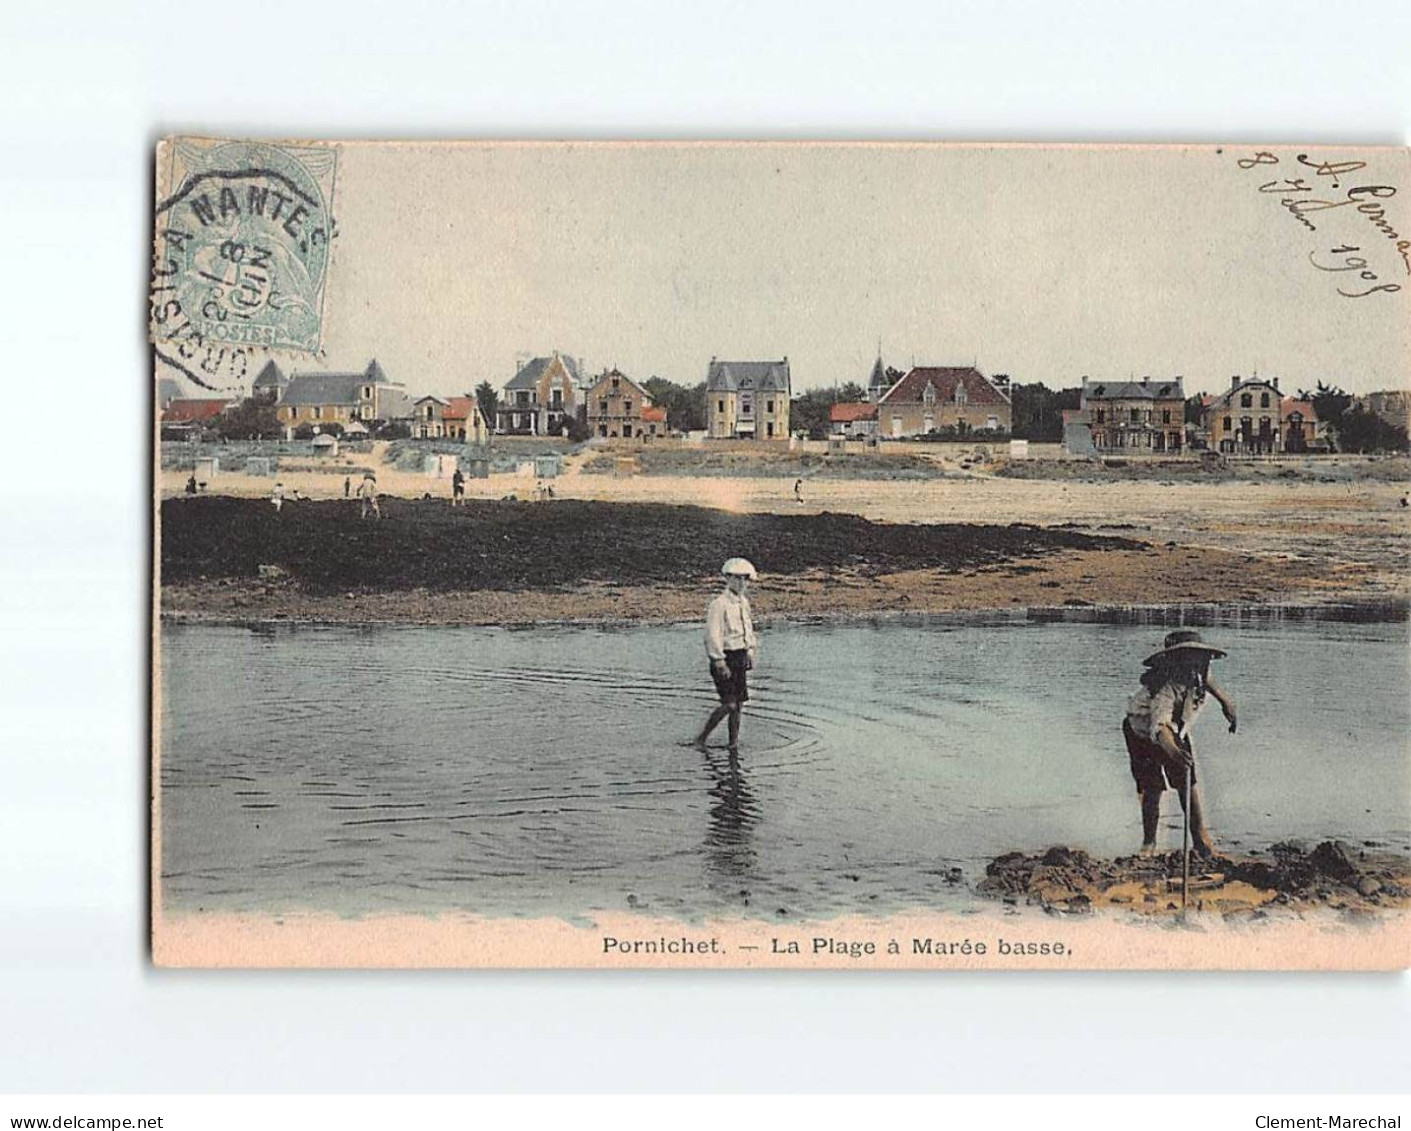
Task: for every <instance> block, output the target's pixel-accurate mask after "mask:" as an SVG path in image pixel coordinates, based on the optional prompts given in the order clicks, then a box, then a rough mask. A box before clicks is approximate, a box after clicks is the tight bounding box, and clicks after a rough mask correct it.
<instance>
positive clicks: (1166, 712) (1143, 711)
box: [1127, 682, 1205, 742]
mask: <svg viewBox="0 0 1411 1131" xmlns="http://www.w3.org/2000/svg"><path fill="white" fill-rule="evenodd" d="M1204 706H1205V684H1204V682H1200V683H1197V684H1195V685H1190V684H1184V683H1166V684H1163V685H1162V686H1161V687H1159V688H1157V689H1156V690H1155V691H1148V690H1147V689H1146V687H1145V686H1142V687H1140V688H1138V690H1137V693H1136V694H1135V695H1133V696H1132V698H1131V701H1130V702H1129V703H1128V705H1127V721H1128V722H1129V723H1131V725H1132V730H1133V731H1135V732H1136V733H1137V734H1138V735H1140V736H1141V737H1142V738H1148V739H1151V741H1153V742H1155V741H1156V732H1157V730H1159V729H1160V728H1161V727H1163V726H1169V727H1170V728H1171V729H1172V731H1174V732H1175V734H1176V737H1177V738H1178V739H1179V738H1187V737H1189V736H1190V732H1191V723H1193V722H1194V721H1195V717H1196V715H1198V714H1200V709H1201V708H1202V707H1204Z"/></svg>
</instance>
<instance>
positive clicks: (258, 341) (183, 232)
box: [151, 139, 336, 360]
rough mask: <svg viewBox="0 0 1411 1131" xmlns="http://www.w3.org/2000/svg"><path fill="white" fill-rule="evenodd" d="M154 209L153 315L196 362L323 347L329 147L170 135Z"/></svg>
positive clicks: (156, 325)
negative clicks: (166, 168)
mask: <svg viewBox="0 0 1411 1131" xmlns="http://www.w3.org/2000/svg"><path fill="white" fill-rule="evenodd" d="M171 146H172V151H171V153H170V155H169V159H170V170H171V172H170V177H169V179H168V180H167V183H168V184H169V185H172V186H174V188H173V190H172V192H171V193H170V195H168V196H167V197H166V198H165V199H163V200H162V201H161V202H160V203H159V204H158V205H157V214H156V231H155V247H154V257H153V267H152V292H151V322H152V337H153V341H154V342H157V343H171V344H173V346H174V348H176V349H177V350H178V351H179V352H181V353H182V354H183V357H185V358H187V359H190V358H191V357H193V356H196V355H201V354H211V353H213V352H214V353H216V354H218V355H220V356H226V354H225V352H224V351H228V356H229V357H230V358H232V359H234V358H236V357H239V358H241V359H242V360H243V359H244V357H245V356H246V354H247V352H248V350H249V349H250V348H251V347H263V348H265V349H288V350H298V351H301V352H308V353H314V352H317V351H318V349H319V345H320V338H321V335H322V322H323V297H324V285H325V280H326V278H327V274H328V259H329V241H330V239H331V238H332V233H333V221H332V218H331V216H330V213H329V206H330V202H331V198H332V191H333V172H334V163H335V160H336V155H335V151H334V150H333V149H331V148H312V147H309V148H302V147H294V146H283V145H273V144H268V143H263V142H246V141H239V142H213V143H212V142H205V143H203V142H199V141H188V140H184V139H178V140H176V141H174V142H172V143H171Z"/></svg>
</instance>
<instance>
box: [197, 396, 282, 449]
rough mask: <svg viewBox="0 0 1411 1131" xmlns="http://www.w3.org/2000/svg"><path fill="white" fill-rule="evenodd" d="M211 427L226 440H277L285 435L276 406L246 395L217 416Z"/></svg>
mask: <svg viewBox="0 0 1411 1131" xmlns="http://www.w3.org/2000/svg"><path fill="white" fill-rule="evenodd" d="M211 428H212V430H213V431H214V432H215V433H216V434H217V435H219V436H220V437H221V438H223V439H226V440H249V439H252V438H258V439H261V440H271V439H275V440H277V439H278V438H279V437H280V436H282V435H284V425H282V424H281V423H280V422H279V414H278V413H276V412H275V410H274V406H273V405H272V404H270V403H269V402H267V401H265V400H261V399H256V398H255V397H246V398H245V399H244V400H243V401H241V402H240V403H239V404H238V405H234V406H232V407H231V408H228V409H226V410H225V411H224V412H223V413H221V414H220V416H218V417H216V419H215V422H214V423H213V424H212V425H211Z"/></svg>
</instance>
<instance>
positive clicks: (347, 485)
mask: <svg viewBox="0 0 1411 1131" xmlns="http://www.w3.org/2000/svg"><path fill="white" fill-rule="evenodd" d="M352 493H353V477H352V476H351V475H345V476H343V497H344V498H345V499H346V498H348V497H349V496H351V495H352Z"/></svg>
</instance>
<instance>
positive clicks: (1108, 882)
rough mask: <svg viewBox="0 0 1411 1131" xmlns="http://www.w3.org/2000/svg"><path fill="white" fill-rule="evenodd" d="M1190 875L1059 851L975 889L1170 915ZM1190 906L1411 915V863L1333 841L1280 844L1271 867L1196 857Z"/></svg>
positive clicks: (1153, 862)
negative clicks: (1311, 845) (1404, 911)
mask: <svg viewBox="0 0 1411 1131" xmlns="http://www.w3.org/2000/svg"><path fill="white" fill-rule="evenodd" d="M1181 868H1182V863H1181V854H1180V853H1179V852H1170V853H1167V854H1165V855H1162V856H1151V857H1140V856H1119V857H1118V858H1116V859H1115V860H1102V859H1099V858H1097V857H1094V856H1089V855H1088V854H1087V853H1086V852H1084V851H1082V850H1081V849H1069V848H1063V847H1055V848H1050V849H1049V850H1048V851H1047V852H1044V853H1041V854H1038V855H1026V854H1025V853H1023V852H1009V853H1006V854H1005V855H1003V856H998V857H996V858H995V859H994V860H992V861H990V863H989V865H988V866H987V867H986V869H985V878H984V879H983V880H981V881H980V883H979V884H978V885H976V890H977V891H978V892H980V893H981V894H983V895H989V896H993V897H995V898H1000V899H1004V900H1005V901H1006V902H1010V903H1017V902H1021V901H1022V902H1025V903H1031V904H1037V905H1039V906H1042V907H1044V908H1045V909H1047V910H1054V911H1065V912H1085V911H1090V910H1092V909H1093V908H1096V907H1127V908H1128V909H1130V910H1133V911H1138V912H1145V913H1161V912H1169V911H1173V910H1176V909H1178V908H1179V906H1180V898H1181ZM1190 902H1191V904H1193V905H1195V906H1196V907H1197V908H1200V909H1205V910H1213V911H1220V912H1225V913H1236V914H1237V913H1241V912H1250V911H1254V910H1255V909H1258V908H1261V907H1263V906H1264V905H1266V904H1279V905H1284V906H1291V907H1294V908H1297V907H1328V908H1332V909H1335V910H1342V911H1354V912H1373V911H1376V910H1384V909H1391V908H1403V907H1408V906H1411V860H1408V859H1407V858H1406V857H1405V856H1402V855H1399V854H1396V853H1373V852H1368V851H1366V850H1364V849H1358V848H1355V847H1353V846H1351V845H1349V844H1347V843H1346V842H1344V841H1340V840H1329V841H1324V842H1323V843H1321V844H1320V845H1318V847H1317V848H1315V849H1313V850H1312V851H1311V852H1309V851H1307V850H1306V849H1305V848H1304V847H1303V846H1302V845H1299V844H1295V843H1283V844H1276V845H1274V847H1273V848H1271V849H1270V850H1269V853H1268V856H1267V858H1256V857H1254V856H1244V857H1230V856H1217V857H1215V858H1213V859H1211V860H1199V859H1198V858H1196V857H1194V856H1193V857H1192V859H1191V886H1190Z"/></svg>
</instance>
